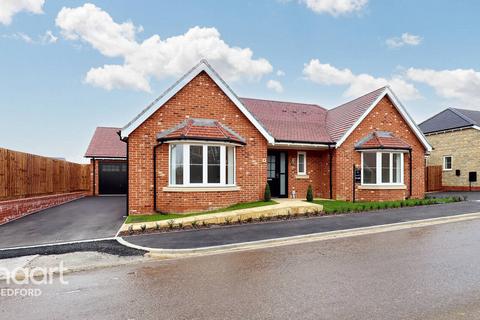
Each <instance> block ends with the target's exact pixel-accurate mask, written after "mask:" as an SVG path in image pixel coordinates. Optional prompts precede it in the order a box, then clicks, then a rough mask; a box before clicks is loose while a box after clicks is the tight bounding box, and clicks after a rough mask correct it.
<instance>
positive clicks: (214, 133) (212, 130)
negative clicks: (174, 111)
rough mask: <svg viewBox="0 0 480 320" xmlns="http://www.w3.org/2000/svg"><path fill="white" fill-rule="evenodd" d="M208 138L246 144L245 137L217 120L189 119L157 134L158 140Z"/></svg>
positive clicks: (208, 139) (209, 139)
mask: <svg viewBox="0 0 480 320" xmlns="http://www.w3.org/2000/svg"><path fill="white" fill-rule="evenodd" d="M172 140H207V141H221V142H231V143H238V144H245V139H244V138H243V137H241V136H240V135H239V134H238V133H236V132H235V131H233V130H232V129H230V128H229V127H227V126H226V125H224V124H221V123H220V122H219V121H217V120H212V119H187V120H185V121H183V122H181V123H180V124H178V125H176V126H175V127H173V128H170V129H167V130H164V131H162V132H160V133H158V134H157V141H172Z"/></svg>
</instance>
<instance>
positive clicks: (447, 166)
mask: <svg viewBox="0 0 480 320" xmlns="http://www.w3.org/2000/svg"><path fill="white" fill-rule="evenodd" d="M452 160H453V157H452V156H443V171H450V170H452Z"/></svg>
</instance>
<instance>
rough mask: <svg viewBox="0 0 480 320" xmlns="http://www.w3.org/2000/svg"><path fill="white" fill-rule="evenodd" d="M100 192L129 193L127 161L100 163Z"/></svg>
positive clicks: (106, 193) (105, 193)
mask: <svg viewBox="0 0 480 320" xmlns="http://www.w3.org/2000/svg"><path fill="white" fill-rule="evenodd" d="M98 170H99V172H98V193H99V194H104V195H108V194H126V193H127V163H126V162H125V163H123V162H122V163H120V162H115V163H108V162H107V163H104V162H100V163H99V168H98Z"/></svg>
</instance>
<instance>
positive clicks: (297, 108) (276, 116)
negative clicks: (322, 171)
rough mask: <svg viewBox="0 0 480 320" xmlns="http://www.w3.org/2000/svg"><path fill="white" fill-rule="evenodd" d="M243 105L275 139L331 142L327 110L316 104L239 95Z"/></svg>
mask: <svg viewBox="0 0 480 320" xmlns="http://www.w3.org/2000/svg"><path fill="white" fill-rule="evenodd" d="M240 101H241V102H242V103H243V105H244V106H245V107H246V108H247V109H248V110H249V111H250V113H252V114H253V116H254V117H255V118H256V119H257V120H258V121H259V122H260V123H261V124H262V125H263V127H264V128H265V129H266V130H267V131H269V133H270V134H271V135H272V136H273V137H274V138H275V140H277V141H284V142H305V143H332V142H334V141H332V139H331V138H330V135H329V134H328V132H327V128H326V125H325V120H326V117H327V110H326V109H325V108H322V107H320V106H318V105H316V104H306V103H294V102H282V101H271V100H261V99H252V98H240Z"/></svg>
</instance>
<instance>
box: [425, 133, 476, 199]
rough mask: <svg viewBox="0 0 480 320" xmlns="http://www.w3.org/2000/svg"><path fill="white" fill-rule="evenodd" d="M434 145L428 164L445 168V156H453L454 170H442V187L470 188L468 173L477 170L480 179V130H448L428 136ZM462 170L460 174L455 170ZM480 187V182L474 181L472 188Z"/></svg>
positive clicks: (444, 188) (454, 189)
mask: <svg viewBox="0 0 480 320" xmlns="http://www.w3.org/2000/svg"><path fill="white" fill-rule="evenodd" d="M427 140H428V142H430V144H431V145H432V147H433V150H432V152H431V154H430V156H429V157H428V158H427V165H429V166H434V165H439V166H442V168H443V156H452V170H447V171H443V172H442V189H443V190H451V191H461V190H468V189H469V182H468V173H469V172H470V171H477V179H480V158H479V157H478V154H477V152H478V150H480V131H479V130H476V129H464V130H461V131H453V132H446V133H441V134H434V135H429V136H427ZM457 169H458V170H460V176H456V175H455V170H457ZM478 189H480V182H479V181H477V182H474V183H472V190H478Z"/></svg>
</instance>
